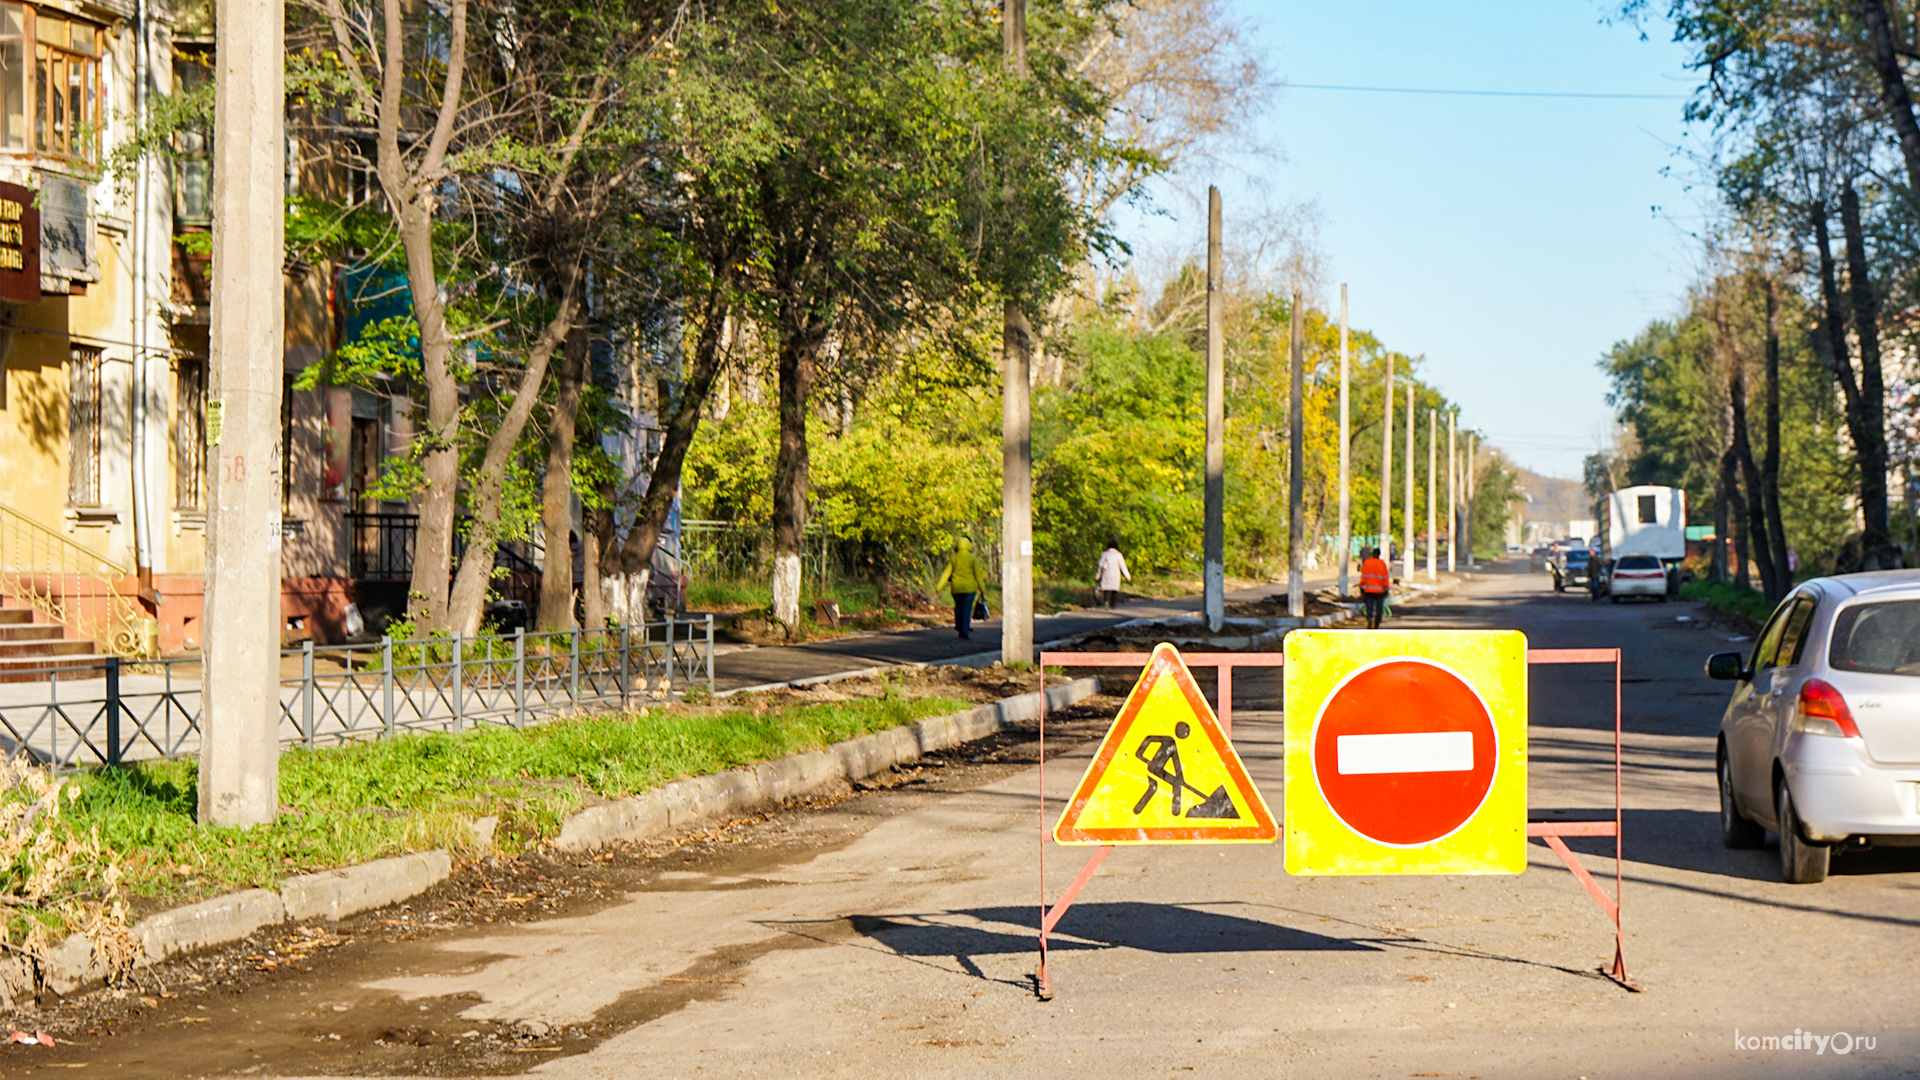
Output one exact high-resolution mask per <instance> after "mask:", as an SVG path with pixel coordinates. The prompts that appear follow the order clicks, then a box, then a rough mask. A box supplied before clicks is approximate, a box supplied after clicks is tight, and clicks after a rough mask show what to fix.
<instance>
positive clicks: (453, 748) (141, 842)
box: [65, 696, 967, 901]
mask: <svg viewBox="0 0 1920 1080" xmlns="http://www.w3.org/2000/svg"><path fill="white" fill-rule="evenodd" d="M966 707H967V703H966V702H963V701H957V700H954V699H951V698H941V697H924V698H909V697H900V696H888V697H882V698H875V699H866V700H854V701H847V702H831V703H820V704H811V705H806V704H796V705H788V706H781V707H775V708H766V707H765V706H764V705H763V706H762V707H761V708H758V709H756V708H754V707H751V706H742V707H738V708H730V709H726V710H724V711H715V710H713V709H711V708H706V709H687V708H682V707H672V708H667V709H650V710H641V711H640V712H638V713H627V714H617V715H603V716H591V717H581V718H577V719H570V720H560V721H555V722H552V723H548V724H542V725H539V726H536V727H530V728H525V729H522V730H517V731H516V730H513V729H510V728H487V729H483V730H478V731H469V732H463V733H458V734H454V733H447V732H435V733H430V734H415V735H402V736H400V737H398V738H394V739H385V740H381V741H379V742H373V743H361V744H356V745H351V746H344V747H336V748H331V749H323V750H289V751H287V752H285V753H283V754H282V755H281V757H280V801H281V814H280V817H279V819H278V820H276V821H275V822H274V823H273V824H271V825H265V826H260V827H257V828H253V829H245V830H243V829H237V828H218V827H213V826H203V825H200V824H198V823H197V822H196V821H195V820H194V818H195V809H196V804H197V800H198V794H197V791H196V787H195V782H196V771H197V769H196V763H195V762H192V761H162V762H149V763H143V764H138V765H133V766H129V767H126V768H121V769H101V770H96V771H93V772H90V773H86V774H83V775H81V776H78V777H76V778H74V780H73V784H74V785H75V786H76V787H77V789H78V796H77V797H76V798H74V800H73V801H72V802H71V803H69V804H68V805H67V807H66V808H65V817H66V818H67V820H68V822H70V823H71V825H72V826H73V827H75V828H77V829H78V830H79V831H80V832H82V833H86V832H88V831H90V830H92V829H95V828H97V829H98V830H99V833H98V835H99V837H100V840H101V841H102V842H103V844H104V846H105V847H107V848H108V849H109V850H111V851H112V852H114V853H115V855H116V857H117V859H118V861H119V865H120V868H121V872H122V874H123V875H124V880H125V882H126V885H127V888H128V891H129V892H130V893H132V894H133V895H135V896H144V897H152V898H157V899H162V900H169V901H171V900H179V899H189V898H192V897H195V896H200V895H209V894H214V893H219V892H224V891H227V890H231V889H237V888H250V887H272V886H274V885H276V884H278V883H279V882H280V881H281V880H282V879H283V878H285V877H287V876H288V875H292V874H300V873H308V872H311V871H315V870H322V869H327V868H330V867H336V866H345V865H350V864H353V863H357V862H364V861H366V860H369V859H377V858H383V857H386V856H390V855H399V854H404V853H406V852H410V851H422V850H427V849H430V848H435V847H445V848H450V849H452V850H454V851H456V852H471V851H472V850H473V849H474V848H475V847H476V844H475V841H474V837H473V830H472V822H473V821H474V820H475V819H476V818H480V817H483V816H488V815H493V816H497V817H498V818H499V819H500V820H499V824H498V826H497V827H496V831H495V835H494V846H495V848H496V849H497V850H501V851H505V852H509V853H510V852H513V851H517V850H521V849H524V848H525V847H527V846H529V845H531V844H534V843H537V842H539V841H540V840H543V839H546V838H548V837H551V836H553V835H555V834H557V833H558V831H559V827H560V824H561V822H562V821H564V820H565V819H566V818H567V816H568V815H570V814H571V813H573V812H574V811H575V810H577V809H578V808H579V807H580V805H581V804H582V802H583V801H584V800H586V799H587V798H588V797H589V796H592V795H599V796H604V797H607V798H618V797H620V796H625V795H632V794H635V793H637V792H641V791H646V790H648V789H650V788H654V787H657V786H659V785H661V784H663V783H666V782H668V781H670V780H674V779H677V778H679V777H683V776H698V775H702V774H704V773H711V772H718V771H720V770H722V769H730V768H735V767H738V766H741V765H747V764H751V763H753V762H756V761H766V760H770V759H773V758H779V757H784V756H786V755H788V754H794V753H800V752H803V751H807V750H817V749H821V748H824V747H826V746H827V745H829V744H831V743H835V742H839V741H841V740H843V739H849V738H854V737H856V736H859V735H864V734H867V733H869V732H873V731H880V730H883V729H886V728H890V727H894V726H897V725H900V724H906V723H911V722H913V721H915V720H920V719H924V718H926V717H930V716H939V715H944V714H946V713H951V712H956V711H958V710H961V709H964V708H966Z"/></svg>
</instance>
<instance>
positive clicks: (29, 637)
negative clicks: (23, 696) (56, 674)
mask: <svg viewBox="0 0 1920 1080" xmlns="http://www.w3.org/2000/svg"><path fill="white" fill-rule="evenodd" d="M37 619H38V613H36V612H35V611H34V610H33V609H32V608H28V607H24V606H18V605H17V603H16V602H14V601H11V600H7V601H0V683H22V682H45V681H47V679H48V678H50V677H52V676H50V674H49V673H48V671H47V670H46V669H48V668H60V669H67V668H88V667H94V666H96V665H99V664H102V663H104V662H105V661H106V659H107V658H106V656H104V655H102V654H99V653H97V652H96V651H95V649H94V644H93V642H91V641H87V640H85V639H83V638H73V637H68V636H67V630H66V628H65V627H63V626H60V625H59V624H57V623H46V622H39V621H37ZM80 677H85V676H80Z"/></svg>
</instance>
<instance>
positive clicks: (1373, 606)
mask: <svg viewBox="0 0 1920 1080" xmlns="http://www.w3.org/2000/svg"><path fill="white" fill-rule="evenodd" d="M1360 554H1361V561H1360V602H1361V603H1362V604H1364V605H1366V612H1367V629H1369V630H1378V629H1380V618H1381V616H1382V615H1383V614H1384V612H1385V608H1386V606H1387V590H1388V589H1390V588H1392V587H1393V572H1392V571H1391V570H1389V569H1387V561H1386V560H1385V559H1382V558H1381V557H1380V549H1379V548H1367V549H1366V550H1364V551H1362V552H1361V553H1360Z"/></svg>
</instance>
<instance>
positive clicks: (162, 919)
mask: <svg viewBox="0 0 1920 1080" xmlns="http://www.w3.org/2000/svg"><path fill="white" fill-rule="evenodd" d="M776 685H780V686H784V685H786V684H785V683H780V684H776ZM1099 692H1100V682H1099V680H1098V679H1094V678H1085V679H1075V680H1074V681H1072V682H1069V683H1064V684H1062V685H1060V686H1052V687H1048V688H1047V689H1046V690H1045V691H1044V693H1045V694H1046V707H1047V708H1049V709H1059V708H1064V707H1066V706H1068V705H1072V704H1074V703H1076V702H1079V701H1084V700H1086V699H1087V698H1089V697H1092V696H1094V695H1095V694H1097V693H1099ZM1042 693H1043V691H1038V690H1036V691H1033V692H1032V693H1027V694H1019V695H1016V696H1014V697H1010V698H1002V699H1000V700H999V701H995V702H990V703H988V704H986V705H980V706H977V707H975V708H972V709H967V710H964V711H962V712H957V713H949V714H948V715H946V716H936V717H931V718H929V719H926V720H920V721H916V722H914V723H912V724H903V725H901V726H899V727H894V728H888V729H887V730H885V731H877V732H874V733H872V734H869V735H862V736H860V737H859V738H855V739H847V740H844V741H842V742H838V743H835V744H833V745H832V746H829V747H827V748H826V749H825V750H811V751H807V752H806V753H801V754H793V755H789V756H787V757H784V758H777V759H775V760H773V761H762V762H757V763H755V764H753V765H749V766H744V767H742V768H738V769H729V770H727V771H725V772H718V773H709V774H707V775H705V776H691V777H686V778H684V779H680V780H675V781H672V782H671V783H667V784H662V785H661V786H660V787H657V788H655V789H653V790H652V791H648V792H644V793H642V794H639V795H633V796H629V797H627V798H624V799H615V800H612V801H610V802H605V803H601V804H598V805H595V806H589V807H587V808H585V809H583V810H581V811H580V812H579V813H576V814H574V815H573V816H571V817H569V818H568V819H567V820H566V821H565V822H564V823H563V824H562V825H561V827H560V834H559V835H558V836H557V837H555V838H554V840H553V841H552V844H553V846H554V847H555V848H558V849H559V850H562V851H588V850H592V849H595V848H599V847H602V846H604V845H606V844H608V843H612V842H615V841H624V840H644V839H648V838H650V837H654V836H659V835H661V834H663V833H667V832H670V831H672V830H675V829H679V828H682V827H685V826H688V825H692V824H695V823H698V822H703V821H713V820H719V819H723V818H725V817H727V816H729V815H732V814H737V813H740V812H743V811H748V810H754V809H759V808H761V807H765V806H777V805H779V804H781V803H783V802H786V801H787V800H789V799H792V798H795V797H797V796H802V795H808V794H811V793H813V792H816V791H820V790H823V789H825V788H828V787H830V786H832V785H833V784H835V783H838V782H840V781H842V780H845V781H848V782H851V781H855V780H862V779H865V778H866V777H869V776H872V775H874V774H876V773H880V772H884V771H886V770H887V769H890V768H892V767H893V766H895V765H898V764H901V763H904V762H909V761H914V760H916V759H918V758H919V757H920V755H922V754H925V753H930V752H932V751H934V750H940V749H944V748H946V747H950V746H957V745H959V744H961V743H964V742H970V741H972V740H974V739H979V738H984V737H986V736H988V735H991V734H993V733H994V732H996V731H999V730H1001V729H1002V728H1005V727H1009V726H1011V725H1013V724H1016V723H1020V722H1022V721H1025V720H1031V719H1033V718H1034V717H1036V716H1038V715H1039V714H1040V699H1041V694H1042ZM452 872H453V857H452V855H451V854H450V853H448V852H446V851H444V850H439V849H435V850H433V851H422V852H415V853H412V854H409V855H399V856H395V857H393V858H388V859H376V860H374V861H373V862H367V863H360V864H357V865H355V866H345V867H341V868H339V869H336V870H323V871H321V872H319V873H315V874H300V875H298V876H295V877H290V878H287V879H286V880H285V881H283V882H281V884H280V888H279V890H278V891H276V890H273V889H246V890H244V891H241V892H236V893H228V894H226V895H224V896H216V897H212V898H210V899H207V900H201V901H198V902H196V903H192V904H186V905H183V906H181V907H176V908H169V909H167V910H165V911H159V912H155V913H154V914H152V915H149V916H147V917H146V918H144V919H141V920H140V921H139V922H137V923H135V924H134V925H133V926H132V927H131V933H132V936H133V939H134V942H135V943H136V944H137V945H138V946H139V953H138V958H137V959H136V960H135V966H136V967H146V966H148V965H150V964H153V963H157V962H159V961H161V960H165V959H167V958H168V957H171V956H177V955H179V954H181V953H188V952H194V951H197V950H199V949H206V948H212V947H213V946H216V945H225V944H229V943H231V942H235V941H240V940H242V939H244V938H246V937H247V936H248V935H250V934H253V933H255V932H256V931H259V930H261V929H264V928H266V927H270V926H276V925H279V924H281V923H283V922H301V921H304V920H307V919H329V920H337V919H342V918H346V917H347V916H349V915H355V914H358V913H360V912H363V911H371V910H373V909H375V908H380V907H385V906H387V905H389V904H397V903H399V902H401V901H403V900H407V899H410V898H412V897H414V896H418V895H419V894H421V893H423V892H426V891H427V890H428V889H430V888H432V887H433V886H435V885H437V884H439V883H440V882H442V881H444V880H446V879H447V877H448V876H449V875H451V874H452ZM34 974H35V972H34V967H33V965H32V964H31V963H30V962H29V961H26V960H23V959H11V958H10V959H9V960H8V962H6V963H3V964H0V1008H10V1007H11V1006H12V1005H13V1004H14V1003H15V1002H16V1001H18V1000H20V999H21V998H22V997H23V996H31V995H32V993H33V990H34V982H35V978H34ZM110 974H111V972H110V970H109V968H108V966H107V965H106V964H105V963H103V962H101V961H100V960H99V959H98V958H97V957H96V956H95V954H94V947H93V943H92V942H90V941H89V940H87V939H86V938H85V937H82V936H81V935H79V934H74V935H71V936H69V937H68V938H66V939H65V940H64V941H62V942H61V943H60V944H59V945H57V946H55V947H54V948H53V949H52V950H51V951H50V952H49V954H48V956H47V962H46V964H45V965H44V967H43V969H42V971H41V972H40V976H41V981H43V982H44V983H45V984H46V986H47V987H48V988H49V989H51V990H53V991H54V992H55V993H57V994H61V995H66V994H71V993H74V992H75V991H78V990H84V989H88V988H90V987H93V986H97V985H99V984H100V983H102V982H103V981H104V980H105V979H106V978H107V977H108V976H109V975H110Z"/></svg>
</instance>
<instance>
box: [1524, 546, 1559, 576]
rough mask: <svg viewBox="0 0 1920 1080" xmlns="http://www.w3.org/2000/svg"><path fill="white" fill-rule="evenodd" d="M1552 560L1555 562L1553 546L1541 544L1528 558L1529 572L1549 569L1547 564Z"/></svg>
mask: <svg viewBox="0 0 1920 1080" xmlns="http://www.w3.org/2000/svg"><path fill="white" fill-rule="evenodd" d="M1552 560H1553V547H1552V545H1550V544H1541V545H1540V546H1539V547H1537V548H1534V549H1533V551H1532V553H1531V554H1529V555H1528V556H1527V569H1528V570H1545V569H1546V568H1547V564H1548V563H1549V562H1551V561H1552Z"/></svg>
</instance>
